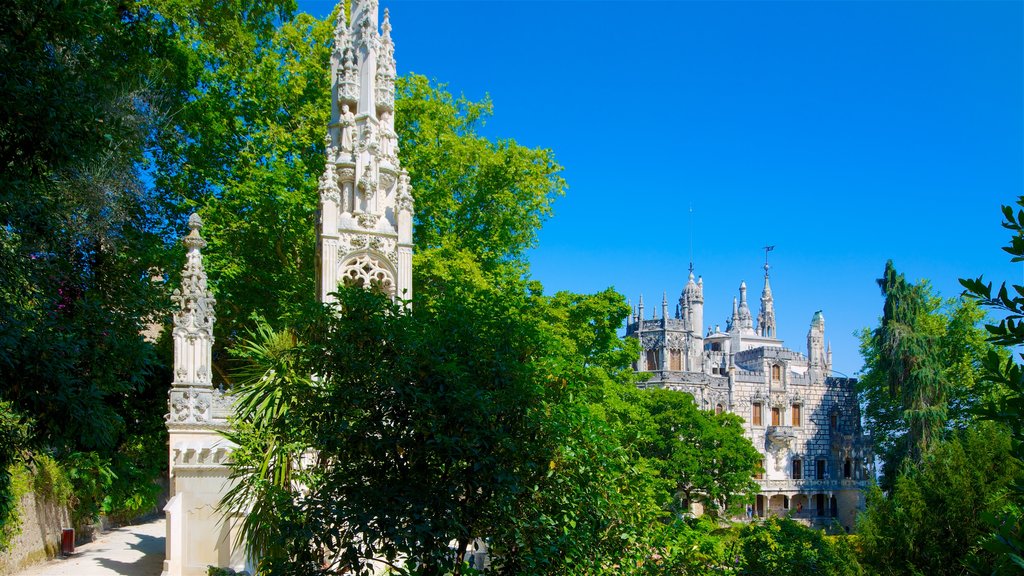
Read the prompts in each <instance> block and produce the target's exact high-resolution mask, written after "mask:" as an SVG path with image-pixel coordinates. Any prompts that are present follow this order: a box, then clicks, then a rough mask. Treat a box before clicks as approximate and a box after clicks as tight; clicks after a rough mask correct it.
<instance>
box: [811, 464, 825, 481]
mask: <svg viewBox="0 0 1024 576" xmlns="http://www.w3.org/2000/svg"><path fill="white" fill-rule="evenodd" d="M827 466H828V464H826V463H825V461H824V460H818V463H817V465H816V466H815V467H814V468H815V472H816V473H817V475H818V480H824V479H825V472H826V471H827V470H828V468H827Z"/></svg>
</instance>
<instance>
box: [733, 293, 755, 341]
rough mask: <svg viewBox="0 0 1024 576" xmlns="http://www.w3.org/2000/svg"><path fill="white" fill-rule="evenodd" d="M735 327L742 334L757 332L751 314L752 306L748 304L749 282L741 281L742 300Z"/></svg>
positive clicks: (737, 311)
mask: <svg viewBox="0 0 1024 576" xmlns="http://www.w3.org/2000/svg"><path fill="white" fill-rule="evenodd" d="M733 328H734V329H735V330H738V331H739V332H740V333H742V334H755V332H754V319H753V318H752V317H751V315H750V306H748V305H747V283H746V282H740V302H739V306H738V307H737V309H736V321H735V322H734V323H733Z"/></svg>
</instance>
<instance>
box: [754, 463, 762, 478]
mask: <svg viewBox="0 0 1024 576" xmlns="http://www.w3.org/2000/svg"><path fill="white" fill-rule="evenodd" d="M754 479H755V480H764V458H762V459H761V462H760V463H759V464H758V465H757V472H756V473H755V474H754Z"/></svg>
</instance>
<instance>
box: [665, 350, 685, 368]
mask: <svg viewBox="0 0 1024 576" xmlns="http://www.w3.org/2000/svg"><path fill="white" fill-rule="evenodd" d="M682 356H683V355H682V354H681V353H680V352H679V350H671V351H669V355H668V361H669V367H668V369H669V370H682V369H683V359H682Z"/></svg>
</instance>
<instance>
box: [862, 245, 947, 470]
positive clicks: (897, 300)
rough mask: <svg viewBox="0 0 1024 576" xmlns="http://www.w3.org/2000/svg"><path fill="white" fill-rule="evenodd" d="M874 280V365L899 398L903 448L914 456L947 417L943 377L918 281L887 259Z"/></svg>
mask: <svg viewBox="0 0 1024 576" xmlns="http://www.w3.org/2000/svg"><path fill="white" fill-rule="evenodd" d="M878 286H879V287H880V288H881V289H882V295H884V296H885V306H884V308H883V313H882V322H881V325H880V326H879V327H878V328H877V329H876V330H875V331H874V334H873V337H874V339H875V346H876V350H878V352H879V358H878V368H879V370H880V371H881V373H882V374H883V375H884V377H885V379H886V380H887V381H888V385H889V393H890V395H891V396H892V397H893V399H894V400H898V401H900V402H901V403H902V408H903V419H904V421H905V423H906V427H907V434H906V436H905V440H904V441H905V451H904V454H906V455H907V456H909V457H910V458H911V459H912V460H913V461H915V462H917V461H920V459H921V455H922V454H923V453H924V452H926V451H927V449H928V446H929V445H930V444H931V443H932V442H933V441H934V440H935V439H936V437H937V436H938V435H939V433H940V432H941V430H942V428H943V426H944V425H945V423H946V419H947V414H946V396H947V392H948V383H947V382H946V380H945V378H944V377H943V374H942V364H941V362H940V360H939V350H940V348H939V342H938V338H937V337H936V336H935V335H933V334H930V333H929V332H928V331H927V330H925V329H924V327H923V326H921V324H920V323H921V320H922V319H923V318H924V317H925V316H926V315H927V311H928V303H927V294H926V290H925V286H924V285H922V284H910V283H909V282H907V280H906V278H904V276H903V274H900V273H898V272H897V271H896V267H895V266H894V265H893V263H892V260H890V261H888V262H886V264H885V272H884V274H883V276H882V278H880V279H879V280H878Z"/></svg>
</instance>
